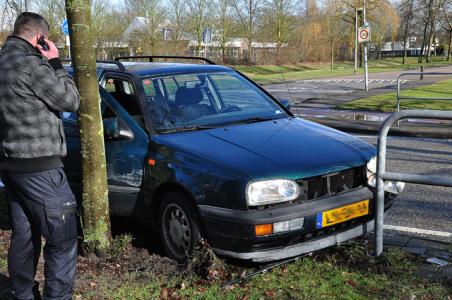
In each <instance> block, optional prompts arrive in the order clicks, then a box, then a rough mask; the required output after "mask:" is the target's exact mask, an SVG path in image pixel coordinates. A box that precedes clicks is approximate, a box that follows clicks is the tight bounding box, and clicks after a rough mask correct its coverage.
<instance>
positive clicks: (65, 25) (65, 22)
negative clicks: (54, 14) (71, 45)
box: [61, 19, 69, 36]
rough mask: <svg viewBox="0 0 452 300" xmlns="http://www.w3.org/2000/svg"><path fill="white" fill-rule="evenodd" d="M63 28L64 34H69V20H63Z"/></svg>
mask: <svg viewBox="0 0 452 300" xmlns="http://www.w3.org/2000/svg"><path fill="white" fill-rule="evenodd" d="M61 30H62V31H63V33H64V35H66V36H68V35H69V24H68V22H67V19H66V20H64V21H63V24H61Z"/></svg>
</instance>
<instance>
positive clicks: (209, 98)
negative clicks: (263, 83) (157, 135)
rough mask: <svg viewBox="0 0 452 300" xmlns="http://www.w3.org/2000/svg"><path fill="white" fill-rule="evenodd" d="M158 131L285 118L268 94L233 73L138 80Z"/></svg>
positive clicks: (284, 113) (181, 75)
mask: <svg viewBox="0 0 452 300" xmlns="http://www.w3.org/2000/svg"><path fill="white" fill-rule="evenodd" d="M142 83H143V87H144V90H145V93H146V100H147V105H148V107H149V109H150V113H151V117H152V120H153V122H154V126H155V128H156V130H157V131H158V132H169V131H178V130H182V129H203V128H209V127H215V126H222V125H230V124H237V123H244V122H245V123H246V122H258V121H263V120H272V119H279V118H285V117H287V116H288V115H287V114H286V112H285V111H284V110H283V109H282V108H281V107H280V106H279V105H278V104H276V103H275V101H274V100H272V99H271V98H270V97H269V96H268V95H266V94H265V93H264V92H262V91H261V90H260V89H259V88H257V87H256V86H254V85H253V84H252V83H251V82H249V81H248V80H246V79H245V78H243V77H242V76H241V75H240V74H238V73H235V72H224V73H201V74H198V73H196V74H177V75H171V76H164V77H144V78H143V79H142Z"/></svg>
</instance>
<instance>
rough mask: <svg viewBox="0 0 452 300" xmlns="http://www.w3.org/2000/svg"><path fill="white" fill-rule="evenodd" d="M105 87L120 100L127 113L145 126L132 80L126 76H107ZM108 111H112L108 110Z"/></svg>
mask: <svg viewBox="0 0 452 300" xmlns="http://www.w3.org/2000/svg"><path fill="white" fill-rule="evenodd" d="M104 82H105V83H104V88H105V89H106V90H107V91H108V93H109V94H110V95H111V96H112V97H113V98H115V99H116V101H118V103H119V104H120V105H121V106H122V107H123V108H124V109H125V110H126V111H127V113H128V114H129V115H130V116H131V117H132V118H133V119H134V120H135V121H136V122H137V123H138V124H139V125H140V126H141V127H142V128H145V125H144V119H143V115H142V114H141V109H140V106H139V104H138V98H137V94H136V90H135V87H134V86H133V84H132V82H130V81H129V80H127V79H124V78H118V77H114V76H108V75H107V76H106V78H105V81H104ZM107 113H111V112H108V111H107Z"/></svg>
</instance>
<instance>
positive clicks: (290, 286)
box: [0, 193, 452, 300]
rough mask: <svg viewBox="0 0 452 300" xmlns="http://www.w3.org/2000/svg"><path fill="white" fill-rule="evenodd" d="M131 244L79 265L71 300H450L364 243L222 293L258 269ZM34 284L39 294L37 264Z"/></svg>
mask: <svg viewBox="0 0 452 300" xmlns="http://www.w3.org/2000/svg"><path fill="white" fill-rule="evenodd" d="M0 197H1V193H0ZM9 239H10V231H9V230H4V229H0V299H7V297H6V295H7V293H8V286H9V283H8V277H7V276H8V272H7V266H6V257H7V249H8V245H9ZM131 240H132V238H131V237H130V236H127V235H126V236H119V237H117V238H116V240H115V242H114V243H113V244H114V245H115V247H114V251H113V252H112V254H111V255H110V256H108V257H105V258H90V257H87V258H86V257H79V260H78V268H77V279H76V284H75V291H74V299H76V300H79V299H121V300H122V299H231V300H232V299H450V298H448V297H450V295H452V286H451V285H450V283H447V282H440V281H431V280H427V279H422V278H420V277H418V275H417V270H418V266H419V265H420V263H421V259H420V258H418V257H416V256H413V255H410V254H408V253H406V252H402V251H400V250H391V249H388V250H385V252H384V254H383V255H382V256H381V257H379V258H374V257H372V256H370V255H369V251H370V250H371V248H370V246H369V245H367V243H366V242H365V241H356V242H353V243H349V244H344V245H342V246H339V247H333V248H331V249H327V250H323V251H319V252H317V253H315V254H314V255H313V256H312V257H305V258H303V259H300V260H298V261H296V262H293V263H290V264H287V265H283V266H280V267H277V268H275V269H273V270H271V271H268V272H266V273H264V274H261V275H258V276H255V277H252V278H251V279H250V280H249V281H247V282H242V283H239V284H234V285H230V286H227V285H226V283H228V282H230V281H231V280H233V279H236V278H241V277H243V276H244V275H246V274H250V273H251V272H254V271H256V269H257V268H258V266H256V265H254V266H253V265H251V266H249V265H248V266H243V264H237V262H235V263H234V264H231V263H227V262H225V261H223V260H220V259H218V258H217V257H216V256H215V255H214V254H213V252H212V251H211V249H210V248H209V247H208V245H206V244H204V245H203V247H202V248H201V250H200V251H198V252H196V253H195V255H194V256H193V258H192V259H191V260H190V262H189V263H188V265H186V266H181V265H178V264H177V263H176V262H174V261H172V260H170V259H168V258H164V257H160V256H158V255H152V254H151V255H150V254H149V253H148V252H147V251H146V250H145V249H141V248H134V247H132V246H131V245H130V242H131ZM37 280H39V281H40V283H41V287H42V284H43V269H42V264H40V266H39V268H38V273H37Z"/></svg>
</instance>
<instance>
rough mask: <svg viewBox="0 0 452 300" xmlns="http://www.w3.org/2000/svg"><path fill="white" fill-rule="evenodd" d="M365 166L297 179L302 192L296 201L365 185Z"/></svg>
mask: <svg viewBox="0 0 452 300" xmlns="http://www.w3.org/2000/svg"><path fill="white" fill-rule="evenodd" d="M366 181H367V179H366V168H365V166H360V167H356V168H352V169H348V170H345V171H341V172H337V173H332V174H327V175H322V176H317V177H311V178H304V179H300V180H297V183H298V184H299V186H300V188H302V189H301V190H302V194H301V195H300V199H299V200H298V201H300V200H301V201H311V200H315V199H318V198H323V197H330V196H334V195H337V194H340V193H342V192H346V191H349V190H353V189H356V188H359V187H363V186H365V185H366Z"/></svg>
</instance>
